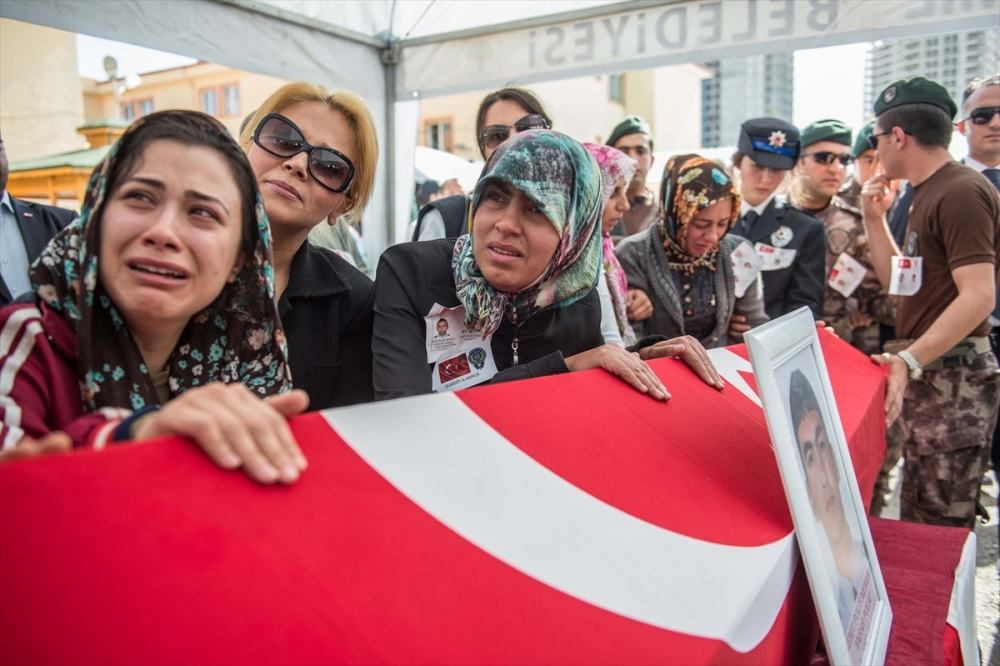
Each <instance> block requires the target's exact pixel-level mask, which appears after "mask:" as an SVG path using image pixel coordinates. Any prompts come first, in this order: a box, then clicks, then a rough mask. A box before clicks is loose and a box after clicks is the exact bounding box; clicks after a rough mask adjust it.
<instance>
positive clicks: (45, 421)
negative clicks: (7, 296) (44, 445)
mask: <svg viewBox="0 0 1000 666" xmlns="http://www.w3.org/2000/svg"><path fill="white" fill-rule="evenodd" d="M75 375H76V368H75V367H72V366H71V365H70V364H69V363H68V359H66V358H65V356H64V355H61V354H59V352H58V351H57V350H56V349H54V348H53V346H52V343H51V341H50V340H49V338H48V336H47V335H46V331H45V327H44V320H43V316H42V312H41V311H40V310H39V309H38V307H35V306H34V305H13V306H8V307H6V308H3V309H2V310H0V449H2V450H5V451H6V450H8V449H11V448H13V447H15V446H17V444H18V443H19V442H20V441H21V440H22V438H24V437H31V438H34V439H38V438H40V437H43V436H45V435H46V434H48V433H50V432H53V431H55V430H61V431H63V432H65V433H66V434H68V435H69V436H70V437H71V438H72V440H73V446H74V447H84V446H86V447H94V448H103V447H104V445H106V444H107V442H108V441H109V440H110V438H111V435H112V433H113V432H114V429H115V427H117V425H118V424H119V423H121V421H122V420H123V419H124V418H126V417H127V416H128V415H129V414H130V413H131V412H130V411H128V410H124V409H111V408H105V409H100V410H98V411H96V412H92V413H90V414H83V409H82V403H81V398H80V392H79V391H80V389H79V384H78V382H77V381H76V377H75Z"/></svg>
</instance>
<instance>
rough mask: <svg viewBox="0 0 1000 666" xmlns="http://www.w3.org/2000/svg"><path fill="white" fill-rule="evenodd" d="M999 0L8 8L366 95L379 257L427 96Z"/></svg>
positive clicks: (936, 29)
mask: <svg viewBox="0 0 1000 666" xmlns="http://www.w3.org/2000/svg"><path fill="white" fill-rule="evenodd" d="M998 12H1000V0H808V2H806V1H804V0H632V1H631V2H618V1H615V0H558V1H554V0H549V1H539V0H503V1H500V0H364V1H360V0H354V1H349V0H87V2H80V1H79V0H3V1H2V2H0V16H2V17H4V18H11V19H15V20H18V21H26V22H29V23H36V24H40V25H46V26H49V27H53V28H59V29H62V30H68V31H72V32H80V33H84V34H89V35H94V36H96V37H103V38H105V39H113V40H117V41H122V42H128V43H132V44H137V45H140V46H146V47H149V48H155V49H160V50H163V51H169V52H172V53H176V54H179V55H184V56H189V57H193V58H198V59H200V60H207V61H209V62H215V63H219V64H222V65H227V66H229V67H234V68H237V69H243V70H248V71H253V72H260V73H263V74H269V75H271V76H276V77H280V78H284V79H291V80H297V79H305V80H308V81H312V82H315V83H320V84H323V85H326V86H327V87H343V88H347V89H349V90H352V91H354V92H356V93H357V94H359V95H361V96H362V97H363V98H364V99H365V101H366V102H367V103H368V106H369V108H370V109H371V111H372V114H373V115H374V116H375V119H376V123H377V124H378V127H379V135H380V140H381V147H382V159H381V160H380V164H379V170H378V177H377V183H376V189H375V196H374V198H373V201H372V203H371V205H370V206H369V208H368V211H367V212H366V214H365V219H364V237H365V243H366V246H367V250H368V252H369V253H370V256H371V257H372V258H375V257H377V256H378V255H379V254H380V253H381V251H382V250H383V249H385V248H386V247H387V246H388V245H390V244H392V243H394V242H397V241H400V240H404V234H405V230H406V225H407V222H408V221H409V220H408V218H409V214H410V208H409V206H410V197H411V196H412V185H413V155H414V147H415V145H416V133H417V117H418V102H419V99H420V98H421V97H428V96H435V95H444V94H451V93H454V92H460V91H468V90H482V89H489V88H493V87H498V86H500V85H503V84H504V83H507V82H511V81H516V82H517V83H520V84H530V83H532V82H535V81H542V80H550V79H562V78H570V77H575V76H584V75H588V74H601V73H608V72H623V71H630V70H636V69H646V68H652V67H659V66H663V65H668V64H677V63H684V62H693V61H699V60H716V59H720V58H732V57H743V56H747V55H752V54H756V53H767V52H788V51H791V50H794V49H803V48H818V47H822V46H833V45H837V44H845V43H851V42H858V41H870V40H875V39H889V38H894V37H903V36H908V35H919V34H935V33H941V32H950V31H959V30H970V29H976V28H979V27H982V26H984V25H991V26H995V25H996V21H997V15H998Z"/></svg>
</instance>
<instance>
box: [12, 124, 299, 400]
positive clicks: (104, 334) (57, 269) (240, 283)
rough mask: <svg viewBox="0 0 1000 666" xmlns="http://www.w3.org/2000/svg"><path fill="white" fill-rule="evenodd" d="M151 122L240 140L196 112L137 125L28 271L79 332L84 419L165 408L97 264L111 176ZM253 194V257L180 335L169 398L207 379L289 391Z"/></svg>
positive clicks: (261, 220)
mask: <svg viewBox="0 0 1000 666" xmlns="http://www.w3.org/2000/svg"><path fill="white" fill-rule="evenodd" d="M154 123H155V124H169V123H174V124H176V125H180V126H183V127H184V128H185V129H186V130H189V131H192V132H194V133H196V134H201V135H207V136H209V137H210V138H212V139H213V140H218V139H219V138H221V139H222V140H223V141H228V142H232V141H233V140H232V137H230V135H229V132H228V130H226V128H225V127H224V126H223V125H222V124H221V123H220V122H218V121H217V120H215V119H214V118H211V117H210V116H207V115H205V114H203V113H198V112H195V111H163V112H160V113H154V114H151V115H149V116H146V117H144V118H140V119H138V120H136V121H135V122H134V123H132V125H131V126H130V127H129V129H128V131H126V132H125V134H124V135H123V136H122V138H121V139H120V140H119V141H118V142H117V143H116V144H115V146H114V147H113V148H112V149H111V151H110V152H109V153H108V155H107V157H105V158H104V160H103V161H102V162H101V164H99V165H98V166H97V167H96V168H95V169H94V173H93V175H92V176H91V178H90V183H89V185H88V187H87V196H86V200H85V201H84V204H83V210H82V212H81V215H80V217H79V218H77V220H76V221H75V222H73V224H71V225H70V226H68V227H66V229H64V230H63V231H62V232H60V233H59V235H57V236H56V237H55V238H54V239H53V240H52V242H50V243H49V245H48V246H47V247H46V248H45V250H44V251H43V252H42V254H41V256H40V257H39V258H38V260H37V261H36V262H35V263H34V264H33V265H32V267H31V271H30V276H31V283H32V287H33V288H34V289H35V291H36V292H37V293H38V295H39V296H40V297H41V299H42V300H43V301H44V302H45V304H46V305H47V306H48V307H49V308H51V309H52V310H54V311H56V312H58V313H59V314H60V315H61V316H62V317H63V318H64V319H65V320H66V321H67V322H68V323H69V324H70V326H72V327H73V328H74V329H75V331H76V348H77V369H78V375H79V379H80V392H81V396H82V399H83V406H84V411H86V412H92V411H95V410H98V409H101V408H103V407H117V408H125V409H132V410H136V409H140V408H142V407H145V406H147V405H155V404H158V403H159V399H158V398H157V394H156V390H155V388H154V386H153V380H152V377H151V376H150V374H149V370H148V369H147V368H146V365H145V363H144V362H143V358H142V354H141V353H140V351H139V348H138V346H137V345H136V343H135V339H134V338H133V337H132V335H131V334H130V333H129V330H128V327H127V326H126V324H125V321H124V319H123V318H122V316H121V313H120V312H119V311H118V308H117V307H116V306H115V304H114V303H113V302H112V301H111V299H110V297H109V296H108V294H107V292H105V291H104V288H103V287H102V286H101V284H100V281H99V280H98V275H99V272H98V264H97V262H98V257H99V243H100V237H101V225H102V221H101V217H102V215H101V212H102V206H103V204H104V203H105V202H106V198H107V196H108V195H109V194H111V193H110V192H108V191H107V188H108V179H109V177H110V176H111V174H112V173H114V171H115V165H116V163H118V161H119V160H125V159H126V158H127V157H128V155H126V154H125V153H126V152H127V151H128V150H129V148H128V146H129V145H130V144H129V141H128V138H129V137H130V135H133V133H135V132H136V131H137V130H139V128H141V127H147V128H149V127H151V124H154ZM154 127H155V126H154ZM212 134H217V135H218V136H216V137H212V136H211V135H212ZM145 145H146V146H148V145H149V143H146V144H145ZM123 146H125V148H124V149H123ZM233 147H234V151H233V155H235V156H243V152H242V150H240V149H239V146H237V145H236V143H235V142H233ZM227 157H228V156H227ZM236 159H238V157H237V158H236ZM227 161H228V162H230V163H231V164H233V166H234V168H245V169H246V170H247V171H249V170H250V165H249V163H248V162H246V158H245V156H244V157H243V159H242V160H240V162H241V163H239V164H236V163H234V162H233V160H227ZM249 182H250V183H251V184H252V183H254V182H255V179H254V178H252V177H251V178H250V180H249ZM252 187H253V193H254V195H255V196H256V202H255V206H254V207H253V209H251V210H250V211H246V210H244V211H243V216H244V218H246V216H248V215H249V216H251V218H252V221H253V223H252V224H251V220H249V219H244V220H243V234H244V236H246V235H247V234H249V235H250V238H249V239H247V238H244V243H243V247H252V248H253V253H252V255H251V256H245V257H244V261H243V267H242V268H241V270H240V272H239V273H238V274H237V277H236V279H235V281H234V282H233V283H230V284H226V286H225V287H224V288H223V290H222V293H221V294H219V296H218V298H216V299H215V301H214V302H213V303H212V304H211V305H209V306H208V307H207V308H206V309H205V310H203V311H201V312H200V313H198V314H197V315H195V316H194V317H192V318H191V320H190V321H189V322H188V325H187V327H186V328H185V329H184V332H183V333H182V334H181V338H180V340H179V341H178V343H177V347H176V348H175V349H174V352H173V354H172V355H171V356H170V359H169V361H168V380H167V382H168V388H169V390H170V395H171V397H174V396H176V395H178V394H180V393H183V392H184V391H187V390H188V389H191V388H194V387H196V386H203V385H205V384H208V383H210V382H223V383H227V384H228V383H234V382H239V383H241V384H244V385H245V386H246V387H247V388H249V389H250V390H251V391H253V392H255V393H257V394H258V395H260V396H267V395H272V394H275V393H279V392H282V391H285V390H288V389H290V388H291V376H290V374H289V370H288V363H287V361H286V359H287V355H288V353H287V349H286V346H285V336H284V333H283V332H282V330H281V323H280V319H279V318H278V309H277V303H276V301H275V299H274V277H273V272H272V267H271V233H270V229H269V227H268V223H267V217H266V216H265V215H264V205H263V202H262V201H261V198H260V194H259V193H258V192H257V189H256V185H253V186H252ZM243 206H244V208H245V207H246V201H244V202H243Z"/></svg>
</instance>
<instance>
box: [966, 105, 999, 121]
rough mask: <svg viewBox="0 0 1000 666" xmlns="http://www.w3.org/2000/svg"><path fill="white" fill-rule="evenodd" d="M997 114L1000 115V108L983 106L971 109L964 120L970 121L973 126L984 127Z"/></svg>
mask: <svg viewBox="0 0 1000 666" xmlns="http://www.w3.org/2000/svg"><path fill="white" fill-rule="evenodd" d="M998 113H1000V106H983V107H980V108H978V109H973V110H972V112H971V113H970V114H969V117H968V118H966V119H965V120H971V121H972V124H973V125H985V124H987V123H988V122H990V121H991V120H993V116H995V115H997V114H998Z"/></svg>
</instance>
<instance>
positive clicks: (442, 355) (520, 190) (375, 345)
mask: <svg viewBox="0 0 1000 666" xmlns="http://www.w3.org/2000/svg"><path fill="white" fill-rule="evenodd" d="M603 210H604V200H603V198H602V196H601V181H600V173H599V171H598V168H597V164H596V162H595V161H594V158H593V157H591V156H590V154H589V153H588V152H587V151H586V150H585V149H584V148H583V146H581V145H580V144H579V143H577V142H576V141H574V140H573V139H571V138H569V137H568V136H566V135H564V134H560V133H558V132H553V131H550V130H530V131H526V132H521V133H518V134H516V135H514V136H513V137H511V138H510V139H509V140H508V141H506V142H505V143H503V144H502V145H501V146H500V147H499V148H498V149H497V150H496V151H495V152H494V153H493V155H491V157H490V159H489V161H488V162H487V163H486V166H485V168H484V169H483V176H482V178H481V179H480V181H479V183H478V184H477V185H476V190H475V192H474V194H473V197H472V215H473V221H474V233H470V234H468V235H466V236H462V237H460V238H458V239H457V240H456V239H442V240H435V241H424V242H420V243H406V244H403V245H397V246H395V247H392V248H389V250H387V251H386V252H385V253H384V254H383V255H382V258H381V260H380V262H379V267H378V273H377V279H376V294H375V333H374V339H373V341H372V349H373V353H374V384H375V395H376V398H378V399H385V398H395V397H403V396H408V395H418V394H422V393H430V392H432V391H451V390H457V389H462V388H466V387H468V386H475V385H477V384H482V383H485V382H499V381H510V380H515V379H525V378H528V377H538V376H542V375H550V374H557V373H561V372H571V371H576V370H588V369H593V368H604V369H605V370H607V371H609V372H611V373H613V374H615V375H617V376H619V377H621V378H622V379H623V380H625V381H626V382H628V383H629V384H631V385H632V386H633V387H635V388H636V389H637V390H639V391H642V392H644V393H648V394H649V395H650V396H652V397H654V398H656V399H658V400H665V399H667V398H668V397H669V394H668V393H667V391H666V389H665V388H664V387H663V385H662V384H661V383H660V381H659V379H657V377H656V375H655V374H654V373H653V372H652V370H650V369H649V367H648V366H647V365H646V363H645V360H646V359H650V358H655V357H658V356H675V355H680V356H682V357H683V358H684V360H686V361H687V362H688V363H689V364H690V365H692V367H694V368H695V370H696V371H697V372H698V373H699V375H700V376H702V378H703V379H704V380H705V381H706V382H707V383H709V384H712V385H714V386H717V387H719V388H721V386H722V382H721V380H720V379H719V376H718V374H717V373H716V372H715V369H714V367H713V366H712V364H711V361H709V360H708V357H707V355H706V353H705V350H704V348H702V347H701V345H700V344H698V343H697V341H695V340H693V339H690V338H683V339H676V340H671V341H666V340H664V339H662V338H660V339H647V340H644V341H642V342H640V344H639V345H637V348H641V352H639V351H631V352H630V351H627V350H625V349H624V348H622V347H621V346H619V345H615V344H609V345H605V344H604V339H603V336H602V335H601V304H600V299H599V297H598V295H597V290H596V289H595V284H596V283H597V279H598V276H599V275H600V264H601V236H600V228H599V224H598V222H599V221H600V219H601V214H602V212H603ZM640 355H641V358H640Z"/></svg>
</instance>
